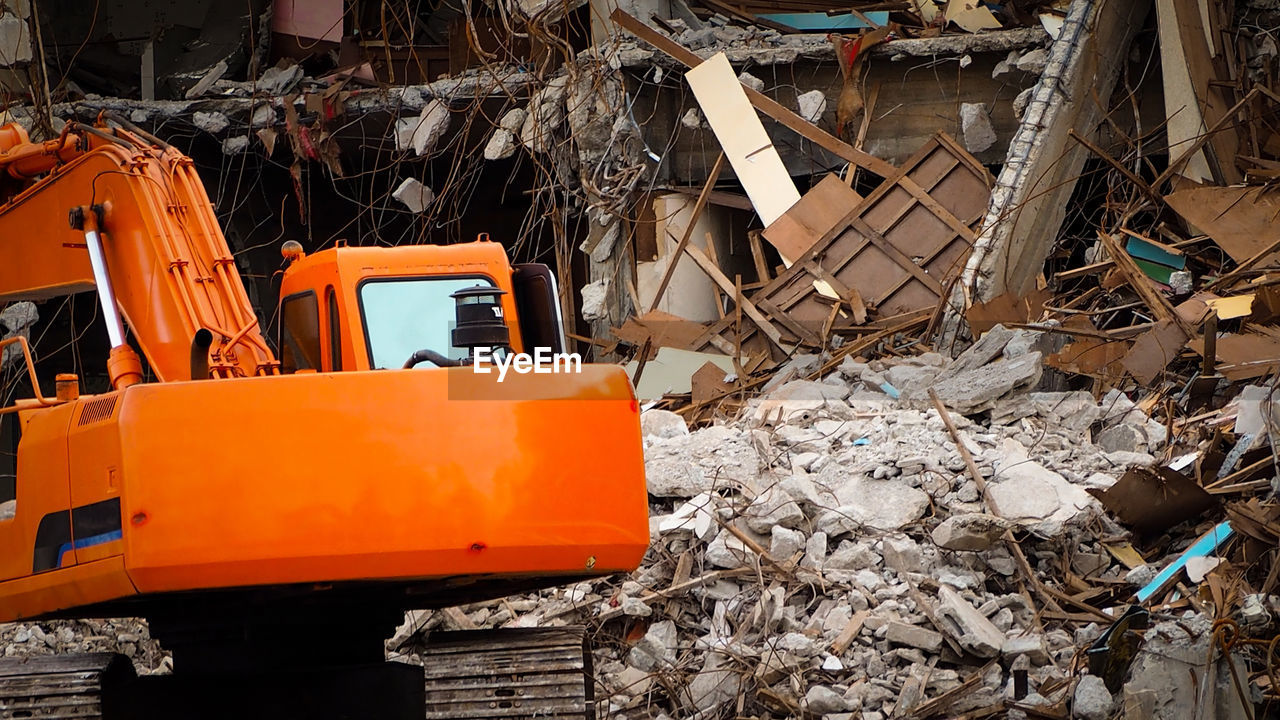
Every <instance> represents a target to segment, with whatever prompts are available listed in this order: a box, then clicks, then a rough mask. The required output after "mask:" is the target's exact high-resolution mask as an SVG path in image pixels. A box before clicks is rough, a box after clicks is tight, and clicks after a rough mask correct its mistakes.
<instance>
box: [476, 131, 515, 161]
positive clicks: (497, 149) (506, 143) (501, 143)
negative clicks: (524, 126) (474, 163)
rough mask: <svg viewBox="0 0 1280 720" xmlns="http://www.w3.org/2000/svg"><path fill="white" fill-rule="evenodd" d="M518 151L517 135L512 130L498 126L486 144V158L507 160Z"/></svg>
mask: <svg viewBox="0 0 1280 720" xmlns="http://www.w3.org/2000/svg"><path fill="white" fill-rule="evenodd" d="M515 153H516V136H515V135H514V134H512V132H511V131H510V130H506V129H504V128H498V129H496V130H494V131H493V135H491V136H490V137H489V142H487V143H485V146H484V159H485V160H506V159H507V158H509V157H511V156H512V155H514V154H515Z"/></svg>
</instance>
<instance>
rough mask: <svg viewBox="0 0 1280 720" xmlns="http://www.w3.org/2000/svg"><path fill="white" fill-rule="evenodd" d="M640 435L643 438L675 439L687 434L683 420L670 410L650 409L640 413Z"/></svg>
mask: <svg viewBox="0 0 1280 720" xmlns="http://www.w3.org/2000/svg"><path fill="white" fill-rule="evenodd" d="M640 434H641V435H643V436H644V437H655V438H667V439H670V438H677V437H685V436H687V435H688V434H689V426H688V425H686V424H685V421H684V418H682V417H680V416H679V415H677V414H675V413H673V412H671V411H670V410H660V409H658V408H652V409H650V410H645V411H644V412H642V413H640Z"/></svg>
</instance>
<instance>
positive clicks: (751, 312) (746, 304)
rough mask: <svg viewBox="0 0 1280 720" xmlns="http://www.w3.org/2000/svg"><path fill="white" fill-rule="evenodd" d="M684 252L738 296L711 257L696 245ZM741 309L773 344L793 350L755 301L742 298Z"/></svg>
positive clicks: (783, 349)
mask: <svg viewBox="0 0 1280 720" xmlns="http://www.w3.org/2000/svg"><path fill="white" fill-rule="evenodd" d="M707 242H711V233H707ZM684 252H685V254H687V255H688V256H689V257H691V258H693V261H694V262H696V263H697V264H698V267H700V268H702V272H704V273H706V274H707V277H709V278H711V279H712V281H714V282H715V284H717V285H719V286H720V289H721V290H724V292H725V294H726V295H729V296H731V297H733V298H735V299H736V298H737V297H738V293H737V288H736V287H735V286H734V284H733V283H732V282H731V281H730V280H729V278H727V277H725V274H724V273H723V272H721V271H720V268H719V267H717V266H716V264H715V263H713V262H711V258H709V257H707V256H706V254H705V253H703V252H702V251H701V250H699V249H698V246H696V245H686V246H685V248H684ZM742 311H743V312H745V313H746V314H747V317H749V318H751V320H752V322H754V323H755V324H756V325H757V326H758V327H759V328H760V332H762V333H764V334H765V336H766V337H768V338H769V339H770V340H772V341H773V344H774V345H777V346H778V347H779V348H781V349H782V351H783V352H786V353H790V352H792V351H793V350H795V348H793V347H790V346H788V345H787V344H786V343H784V342H782V333H781V332H779V331H778V328H776V327H774V326H773V323H772V322H770V321H769V318H767V317H765V315H764V313H762V312H760V309H759V308H757V307H756V306H755V303H753V302H751V301H750V300H748V299H747V298H742Z"/></svg>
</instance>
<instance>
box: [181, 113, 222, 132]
mask: <svg viewBox="0 0 1280 720" xmlns="http://www.w3.org/2000/svg"><path fill="white" fill-rule="evenodd" d="M191 122H192V124H194V125H195V126H196V127H198V128H200V129H201V130H203V131H205V132H207V133H212V134H214V135H216V134H218V133H220V132H222V131H223V130H226V129H227V126H229V125H230V124H231V121H230V120H228V119H227V116H226V115H223V114H222V113H220V112H199V111H197V112H196V113H195V114H194V115H192V116H191Z"/></svg>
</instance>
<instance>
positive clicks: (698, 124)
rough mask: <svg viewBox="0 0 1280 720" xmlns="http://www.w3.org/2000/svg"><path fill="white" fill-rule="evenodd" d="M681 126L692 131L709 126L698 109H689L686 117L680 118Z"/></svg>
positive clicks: (685, 114)
mask: <svg viewBox="0 0 1280 720" xmlns="http://www.w3.org/2000/svg"><path fill="white" fill-rule="evenodd" d="M680 124H681V125H683V126H685V127H687V128H689V129H690V130H697V129H698V128H704V127H706V126H707V122H706V119H705V118H703V117H702V111H701V110H699V109H698V108H696V107H692V108H689V109H688V110H686V111H685V113H684V115H681V116H680Z"/></svg>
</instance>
